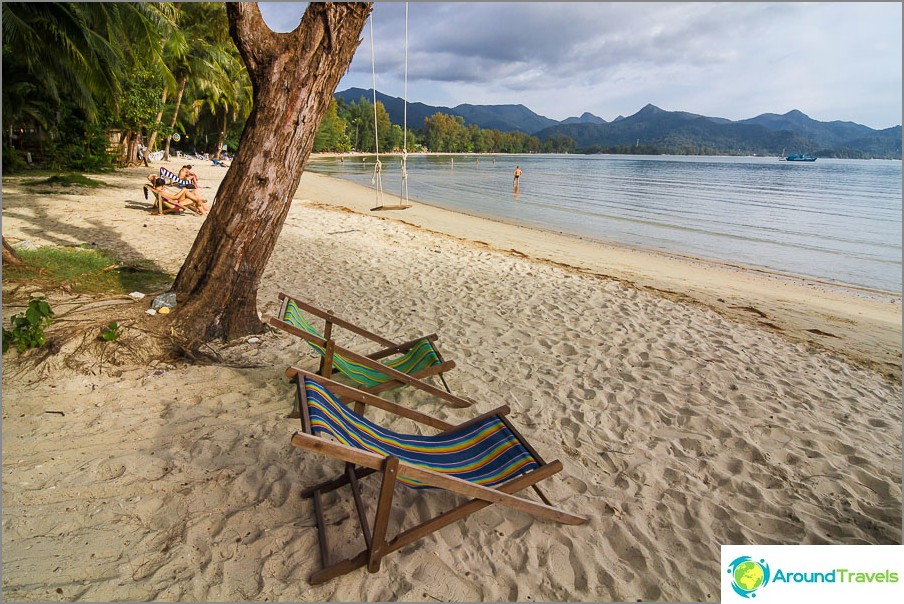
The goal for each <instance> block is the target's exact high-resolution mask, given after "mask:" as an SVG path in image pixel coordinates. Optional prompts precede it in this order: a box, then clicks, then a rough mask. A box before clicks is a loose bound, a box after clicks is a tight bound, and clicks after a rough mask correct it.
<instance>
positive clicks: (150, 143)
mask: <svg viewBox="0 0 904 604" xmlns="http://www.w3.org/2000/svg"><path fill="white" fill-rule="evenodd" d="M166 93H167V89H166V86H164V87H163V99H161V101H160V103H161V106H160V111H158V112H157V119H156V120H154V131H153V132H152V133H151V140H149V141H148V153H150V152H151V151H153V150H154V143H155V142H156V141H157V128H158V127H159V126H160V121H161V120H162V119H163V105H166Z"/></svg>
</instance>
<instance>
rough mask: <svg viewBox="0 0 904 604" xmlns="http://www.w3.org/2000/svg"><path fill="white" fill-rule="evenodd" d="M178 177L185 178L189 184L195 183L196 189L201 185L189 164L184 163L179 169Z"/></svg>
mask: <svg viewBox="0 0 904 604" xmlns="http://www.w3.org/2000/svg"><path fill="white" fill-rule="evenodd" d="M178 176H179V178H181V179H182V180H187V181H188V182H190V183H191V184H193V185H195V188H196V189H200V188H201V185H200V183H199V182H198V175H197V174H195V173H194V172H192V169H191V165H189V164H186V165H184V166H182V168H180V169H179V174H178Z"/></svg>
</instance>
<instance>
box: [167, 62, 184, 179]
mask: <svg viewBox="0 0 904 604" xmlns="http://www.w3.org/2000/svg"><path fill="white" fill-rule="evenodd" d="M187 83H188V76H187V75H183V76H182V79H181V80H179V94H178V95H176V108H175V109H173V120H172V121H171V122H170V131H171V132H172V130H173V129H175V127H176V118H178V117H179V105H181V104H182V93H183V92H185V85H186V84H187ZM172 140H173V137H172V135H170V136H167V137H166V149H165V150H164V151H163V161H169V147H170V141H172Z"/></svg>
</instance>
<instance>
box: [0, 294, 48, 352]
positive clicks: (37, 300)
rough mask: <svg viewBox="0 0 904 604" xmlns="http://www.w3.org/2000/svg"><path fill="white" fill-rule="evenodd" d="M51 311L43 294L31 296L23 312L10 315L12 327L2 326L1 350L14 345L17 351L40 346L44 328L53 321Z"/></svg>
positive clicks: (42, 343)
mask: <svg viewBox="0 0 904 604" xmlns="http://www.w3.org/2000/svg"><path fill="white" fill-rule="evenodd" d="M53 317H54V314H53V311H52V310H51V309H50V304H48V303H47V299H46V298H44V297H43V296H39V297H32V298H31V299H30V300H29V301H28V308H27V309H26V310H25V312H24V313H18V314H15V315H13V316H12V318H11V320H10V322H11V324H12V325H11V327H12V329H6V328H5V327H4V328H3V352H4V353H5V352H6V351H7V350H9V349H10V347H11V346H15V347H16V350H18V351H19V352H25V351H26V350H28V349H29V348H40V347H41V346H43V345H44V343H45V342H46V338H45V336H44V330H45V329H46V328H47V327H48V326H49V325H50V324H51V323H52V322H53Z"/></svg>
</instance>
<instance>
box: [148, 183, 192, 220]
mask: <svg viewBox="0 0 904 604" xmlns="http://www.w3.org/2000/svg"><path fill="white" fill-rule="evenodd" d="M144 191H145V193H144V195H145V199H147V194H148V191H150V193H151V194H152V195H153V196H154V210H156V212H157V214H171V213H174V212H176V213H181V212H184V211H186V210H187V211H189V212H192V213H193V214H200V213H201V212H200V211H199V210H197V209H196V208H193V207H190V206H184V205H182V204H181V203H179V202H178V201H174V200H172V199H169V198H167V197H165V196H164V195H163V194H162V193H161V192H160V190H158V189H156V188H154V187H152V186H151V185H149V184H147V185H144ZM152 213H153V211H152Z"/></svg>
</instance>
